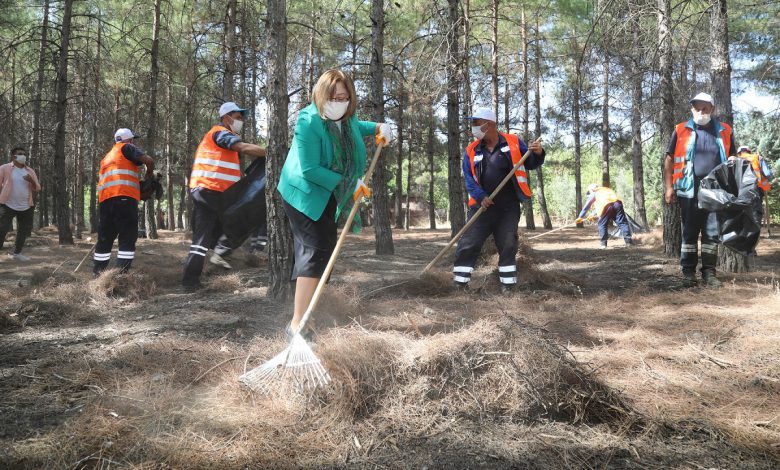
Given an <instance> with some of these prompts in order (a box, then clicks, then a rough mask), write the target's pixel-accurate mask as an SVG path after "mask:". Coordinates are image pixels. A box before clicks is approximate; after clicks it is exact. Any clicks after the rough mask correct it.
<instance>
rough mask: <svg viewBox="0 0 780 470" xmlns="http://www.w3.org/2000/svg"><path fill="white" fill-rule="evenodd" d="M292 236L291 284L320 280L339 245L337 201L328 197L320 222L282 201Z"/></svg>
mask: <svg viewBox="0 0 780 470" xmlns="http://www.w3.org/2000/svg"><path fill="white" fill-rule="evenodd" d="M282 204H283V205H284V213H285V214H287V219H288V220H289V221H290V229H291V230H292V233H293V247H294V255H295V266H293V272H292V275H291V276H290V280H291V281H295V280H297V279H298V278H299V277H314V278H319V277H322V274H323V273H324V272H325V268H326V267H327V266H328V261H330V256H331V255H332V254H333V250H334V249H335V248H336V242H337V241H338V234H337V232H338V226H337V223H336V209H337V208H338V205H337V204H336V198H335V197H333V196H331V197H330V199H329V200H328V204H327V205H326V206H325V210H324V211H323V213H322V215H321V216H320V218H319V219H317V220H313V219H311V218H309V216H307V215H306V214H304V213H303V212H301V211H299V210H298V209H296V208H294V207H293V206H291V205H290V204H288V203H287V201H285V200H284V199H282Z"/></svg>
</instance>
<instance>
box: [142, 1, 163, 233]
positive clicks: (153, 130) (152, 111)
mask: <svg viewBox="0 0 780 470" xmlns="http://www.w3.org/2000/svg"><path fill="white" fill-rule="evenodd" d="M161 2H162V0H154V21H153V24H152V49H151V61H152V64H151V70H150V73H149V122H148V123H147V125H148V126H149V133H148V135H147V138H146V153H147V154H149V155H150V156H151V157H152V158H154V157H156V156H157V151H156V150H157V149H156V148H155V147H156V145H157V87H158V82H159V77H160V66H159V53H160V4H161ZM154 206H155V203H154V196H152V197H150V198H149V199H147V200H146V202H144V212H145V213H146V237H147V238H150V239H152V240H155V239H157V238H159V236H158V235H157V212H156V211H155V207H154Z"/></svg>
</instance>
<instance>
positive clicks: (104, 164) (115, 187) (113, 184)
mask: <svg viewBox="0 0 780 470" xmlns="http://www.w3.org/2000/svg"><path fill="white" fill-rule="evenodd" d="M125 145H127V142H117V143H116V144H114V147H112V148H111V151H109V152H108V153H107V154H106V156H105V157H103V160H101V161H100V178H99V180H98V201H99V202H103V201H105V200H106V199H110V198H112V197H117V196H126V197H131V198H133V199H135V200H136V201H138V200H140V199H141V180H140V179H139V177H138V165H136V164H135V163H133V162H131V161H130V160H128V159H126V158H125V156H124V155H122V147H124V146H125Z"/></svg>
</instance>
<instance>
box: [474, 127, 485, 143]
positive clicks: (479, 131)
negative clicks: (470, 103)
mask: <svg viewBox="0 0 780 470" xmlns="http://www.w3.org/2000/svg"><path fill="white" fill-rule="evenodd" d="M483 125H484V124H483ZM471 133H472V134H474V137H476V138H477V139H480V140H481V139H482V138H483V137H485V131H483V130H482V126H471Z"/></svg>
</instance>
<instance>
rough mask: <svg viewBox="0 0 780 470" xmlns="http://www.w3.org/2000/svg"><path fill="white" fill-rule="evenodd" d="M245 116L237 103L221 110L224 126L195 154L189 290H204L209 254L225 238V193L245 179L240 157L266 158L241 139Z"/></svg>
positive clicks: (207, 137) (187, 276)
mask: <svg viewBox="0 0 780 470" xmlns="http://www.w3.org/2000/svg"><path fill="white" fill-rule="evenodd" d="M245 113H246V109H243V108H240V107H239V106H238V105H237V104H236V103H233V102H227V103H224V104H223V105H222V106H220V108H219V118H220V121H221V122H220V124H217V125H215V126H214V127H212V128H211V129H210V130H209V131H208V132H206V135H205V136H203V139H202V140H201V141H200V144H199V145H198V149H197V150H196V151H195V161H194V163H193V165H192V173H191V174H190V184H189V187H190V198H191V199H192V202H193V208H192V245H190V252H189V255H188V256H187V262H186V264H185V266H184V277H183V278H182V285H183V286H184V288H185V289H186V290H190V291H192V290H196V289H199V288H200V287H201V283H200V274H201V272H203V262H204V260H205V259H206V253H207V252H208V251H209V250H212V249H214V246H215V245H216V243H217V240H218V239H219V237H220V236H221V235H222V224H221V223H220V220H219V211H220V210H221V207H222V193H223V192H224V191H225V190H226V189H228V188H229V187H231V186H232V185H233V184H234V183H235V182H236V181H238V180H239V179H241V162H240V160H239V153H243V154H244V155H247V156H250V157H254V158H258V157H265V156H266V152H265V149H264V148H262V147H260V146H259V145H255V144H248V143H246V142H243V141H242V140H241V137H239V135H240V134H241V129H243V126H244V115H245ZM217 255H218V254H217ZM220 258H221V257H220ZM215 260H216V261H219V259H216V258H215ZM215 264H219V263H216V262H215Z"/></svg>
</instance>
